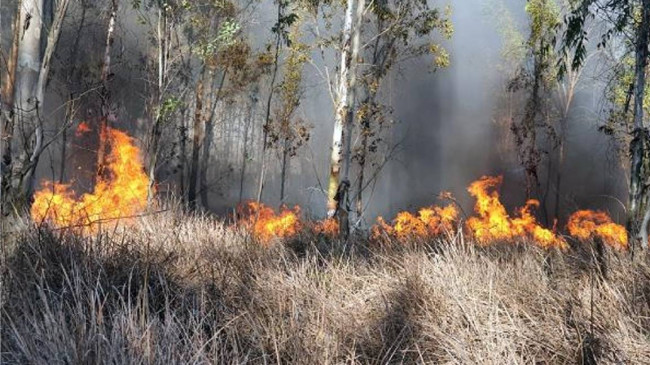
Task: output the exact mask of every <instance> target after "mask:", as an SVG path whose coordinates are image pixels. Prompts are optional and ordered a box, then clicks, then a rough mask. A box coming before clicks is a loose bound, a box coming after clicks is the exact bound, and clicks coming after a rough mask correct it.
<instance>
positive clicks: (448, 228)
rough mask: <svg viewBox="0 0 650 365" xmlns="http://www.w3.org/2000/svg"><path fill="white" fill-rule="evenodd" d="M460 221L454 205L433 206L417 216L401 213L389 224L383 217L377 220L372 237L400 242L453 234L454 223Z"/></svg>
mask: <svg viewBox="0 0 650 365" xmlns="http://www.w3.org/2000/svg"><path fill="white" fill-rule="evenodd" d="M457 219H458V209H457V208H456V207H455V206H453V205H448V206H446V207H442V208H441V207H438V206H431V207H428V208H422V209H420V211H419V212H418V214H417V215H414V214H412V213H410V212H400V213H398V214H397V217H396V218H395V219H394V220H393V224H392V225H391V224H388V223H386V221H384V219H383V218H382V217H379V218H377V224H376V225H375V226H374V227H373V228H372V233H371V236H372V237H373V238H374V239H381V238H382V237H386V236H388V237H392V238H395V239H397V240H398V241H400V242H406V241H408V240H409V239H413V238H417V237H421V238H426V237H433V236H438V235H440V234H442V233H445V232H452V231H453V229H454V223H455V222H456V220H457Z"/></svg>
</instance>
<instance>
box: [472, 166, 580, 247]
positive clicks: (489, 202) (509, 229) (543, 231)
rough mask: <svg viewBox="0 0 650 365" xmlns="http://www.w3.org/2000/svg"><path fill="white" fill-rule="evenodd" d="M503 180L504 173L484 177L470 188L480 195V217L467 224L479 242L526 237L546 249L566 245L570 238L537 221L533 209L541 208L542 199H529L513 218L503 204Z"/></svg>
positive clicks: (485, 242)
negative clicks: (502, 174)
mask: <svg viewBox="0 0 650 365" xmlns="http://www.w3.org/2000/svg"><path fill="white" fill-rule="evenodd" d="M502 181H503V177H502V176H483V177H482V178H480V179H479V180H477V181H474V182H473V183H472V184H470V186H469V188H467V191H469V193H470V195H471V196H473V197H474V198H476V205H475V206H474V211H475V212H476V214H477V215H478V216H476V217H471V218H469V219H468V220H467V224H466V227H467V229H468V230H469V232H470V233H471V234H472V235H473V236H474V238H475V239H476V241H477V242H478V243H479V244H482V245H487V244H490V243H493V242H497V241H512V240H514V239H524V240H531V241H534V242H536V243H537V244H539V245H540V246H542V247H544V248H550V247H559V248H562V249H564V248H566V247H567V244H566V241H565V240H564V239H563V238H562V237H559V236H558V235H556V234H555V233H554V232H553V231H551V230H549V229H547V228H544V227H542V226H540V225H539V224H537V220H536V219H535V216H534V215H533V214H532V213H531V209H532V208H537V207H538V206H539V201H537V200H534V199H531V200H529V201H527V202H526V205H525V206H524V207H522V208H520V209H519V216H518V217H515V218H511V217H510V215H509V214H508V212H507V211H506V208H505V207H504V206H503V204H501V201H500V199H499V198H500V197H499V192H498V191H497V189H498V188H499V186H500V185H501V183H502Z"/></svg>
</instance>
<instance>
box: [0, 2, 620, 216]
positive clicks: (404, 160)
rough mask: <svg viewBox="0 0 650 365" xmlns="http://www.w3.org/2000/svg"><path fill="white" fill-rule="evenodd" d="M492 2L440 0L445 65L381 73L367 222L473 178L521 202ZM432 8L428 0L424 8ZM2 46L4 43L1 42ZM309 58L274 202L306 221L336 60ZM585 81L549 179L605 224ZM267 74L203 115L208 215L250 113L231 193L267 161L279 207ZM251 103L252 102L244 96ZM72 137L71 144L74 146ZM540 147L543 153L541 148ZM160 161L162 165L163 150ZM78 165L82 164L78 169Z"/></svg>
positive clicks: (123, 69) (616, 190)
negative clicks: (298, 126) (295, 130)
mask: <svg viewBox="0 0 650 365" xmlns="http://www.w3.org/2000/svg"><path fill="white" fill-rule="evenodd" d="M496 2H499V0H481V1H466V0H452V1H450V2H449V4H450V5H451V7H452V11H453V12H452V22H453V25H454V29H455V33H454V35H453V37H452V39H451V40H449V41H446V42H444V43H443V44H444V46H445V48H446V49H447V50H448V51H449V53H450V61H451V65H450V67H448V68H446V69H441V70H438V71H436V72H431V68H432V67H431V66H432V62H433V60H432V59H431V58H430V57H423V58H421V59H418V60H413V61H409V62H407V63H405V64H402V65H400V67H399V69H398V70H396V71H395V72H394V73H393V74H392V75H390V80H389V81H388V82H389V86H388V87H389V89H390V91H391V97H390V98H389V99H388V100H385V102H386V103H388V104H389V105H390V106H391V107H392V109H393V110H394V112H393V114H392V118H393V119H394V120H395V125H394V127H393V128H392V130H391V132H390V134H389V135H387V136H386V140H387V143H388V144H390V145H393V146H396V149H395V151H397V153H396V154H394V155H393V156H392V158H391V160H390V161H389V162H388V163H387V164H386V165H385V166H384V168H383V169H382V170H381V172H380V174H379V177H378V180H377V183H376V184H373V185H371V186H370V188H369V190H368V191H367V192H365V193H364V197H365V199H366V201H367V202H368V210H367V213H368V214H367V221H368V222H369V223H371V222H373V221H374V218H375V217H376V216H377V215H383V216H385V217H386V218H389V217H392V216H393V215H394V214H395V213H396V212H397V211H399V210H405V209H413V210H414V209H415V208H418V207H422V206H426V205H430V204H431V203H434V202H435V199H436V195H437V194H438V193H439V192H440V191H450V192H452V193H453V194H454V195H455V196H456V197H457V198H458V199H459V201H460V202H461V203H462V205H463V206H464V207H465V209H466V210H467V209H470V208H471V206H472V200H471V198H470V197H469V195H468V194H467V191H466V187H467V186H468V185H469V183H470V182H471V181H474V180H476V179H478V178H479V177H480V176H482V175H504V186H503V188H502V192H503V194H502V196H503V201H504V203H505V204H506V205H507V207H508V208H509V209H510V208H512V207H514V206H522V205H523V204H524V190H525V189H524V183H523V170H522V168H521V167H520V166H519V165H518V164H517V163H516V158H513V156H512V155H510V156H504V155H503V153H500V152H499V151H501V147H503V146H501V145H500V144H501V143H502V142H503V139H502V138H501V136H503V135H504V133H505V134H507V133H510V132H509V131H507V130H505V131H504V130H503V129H499V128H502V127H499V125H498V124H497V123H496V122H495V115H496V111H497V108H498V106H499V97H500V95H501V93H503V90H504V88H503V85H504V83H505V82H506V81H507V80H506V79H507V77H506V75H504V73H503V69H500V68H499V65H501V64H502V59H501V55H502V47H503V45H504V39H503V36H502V34H501V33H500V32H499V30H498V29H497V26H496V25H495V24H496V23H497V22H496V21H495V19H494V17H495V14H493V13H491V12H490V11H488V10H489V9H490V8H491V7H492V6H494V4H495V3H496ZM500 4H502V5H503V6H504V8H505V9H508V10H509V11H510V14H511V16H512V19H513V20H514V21H515V23H516V25H517V28H518V29H519V30H520V31H521V32H522V34H523V36H524V39H525V37H526V36H527V31H526V16H525V13H524V8H523V3H522V2H521V1H516V0H503V1H502V2H500ZM444 5H445V4H440V3H438V2H431V6H436V7H441V6H444ZM124 6H125V7H126V6H127V5H126V4H125V5H124ZM273 6H274V5H273V2H272V1H271V0H265V1H262V2H261V3H259V4H256V5H255V6H252V7H250V8H248V9H247V12H248V14H251V17H250V18H248V19H247V20H248V22H249V23H248V24H246V27H245V29H244V32H245V33H246V34H247V35H248V36H250V37H251V39H252V40H253V41H252V42H253V48H254V49H256V50H258V51H259V50H263V49H264V48H265V46H266V45H267V44H268V43H269V41H270V40H271V38H270V37H272V33H271V32H270V29H271V28H272V26H273V24H274V22H275V18H274V17H275V12H274V11H272V10H273ZM78 11H79V9H76V10H73V14H74V17H73V19H74V21H73V22H72V23H73V24H70V25H68V26H67V27H66V29H64V35H63V36H62V42H63V43H64V46H63V47H60V48H61V52H63V53H66V52H67V53H66V54H62V55H61V56H60V58H59V59H60V60H64V61H65V60H67V57H68V55H69V54H68V53H69V52H70V48H71V47H70V44H71V43H72V42H73V39H74V38H75V36H76V31H75V29H76V28H75V25H76V23H77V22H78V19H79V13H78ZM120 14H121V16H120V17H119V18H118V22H119V26H118V36H117V41H116V45H115V46H114V50H113V52H114V53H115V56H116V57H115V59H116V60H117V61H116V64H115V67H114V74H115V78H114V79H113V81H112V86H111V87H112V89H113V90H112V95H113V98H114V104H115V106H116V108H117V109H116V110H117V115H118V118H119V119H120V124H118V125H117V127H118V128H121V129H124V130H127V131H129V132H132V133H133V134H136V137H138V138H139V139H140V141H141V142H142V141H143V140H144V135H145V133H146V131H147V129H146V125H147V123H149V122H148V121H147V119H145V117H146V108H147V107H148V106H147V104H146V94H147V90H148V89H147V85H146V82H144V81H143V80H144V79H145V75H146V73H147V72H149V71H150V70H149V69H148V68H150V67H151V65H150V64H149V63H147V62H146V61H142V59H143V58H144V57H145V56H146V55H147V54H148V50H149V48H150V47H151V44H150V42H149V41H148V40H147V37H146V33H145V32H144V31H143V25H142V24H140V23H139V22H138V19H137V17H136V16H134V15H128V14H129V12H128V11H127V10H125V9H121V12H120ZM102 19H103V18H102V16H101V12H93V13H92V14H90V15H89V20H88V26H87V27H86V33H84V37H83V38H82V44H83V46H84V47H87V48H88V49H90V50H92V51H88V52H82V53H81V54H80V55H79V57H82V59H81V61H80V62H79V66H77V67H80V72H82V73H83V75H82V77H81V78H80V79H79V80H77V83H78V85H74V86H70V85H68V86H67V88H66V87H62V89H63V90H64V91H63V92H62V91H61V89H57V90H51V93H52V94H61V93H63V94H65V93H67V92H69V91H70V89H71V88H75V91H76V92H81V91H83V90H86V89H89V88H92V87H93V85H94V84H93V83H92V82H91V81H89V80H92V79H93V77H95V76H96V75H94V74H93V72H92V71H89V70H91V67H96V64H97V62H98V60H100V59H101V52H102V47H103V44H102V29H103V26H102V25H101V24H102ZM6 27H7V21H6V20H5V19H4V18H3V29H4V28H6ZM4 34H6V33H4ZM304 37H305V41H309V40H310V39H313V36H312V35H311V34H310V33H309V32H305V34H304ZM310 37H311V38H310ZM6 43H7V42H6V39H5V42H4V44H6ZM82 49H83V47H82ZM313 55H314V56H315V57H314V64H313V65H312V64H309V65H307V66H306V67H305V76H304V94H303V102H302V104H301V106H300V108H299V110H298V112H297V117H300V118H302V119H304V120H305V121H306V122H307V123H308V124H310V125H311V126H312V130H311V139H310V141H309V143H308V144H307V145H306V146H304V147H302V148H301V149H300V150H299V151H298V156H297V157H295V158H294V159H293V160H292V162H291V167H290V174H289V179H288V181H287V191H288V195H287V197H286V199H285V202H284V203H287V204H290V205H293V204H299V205H301V206H302V207H303V209H302V211H303V212H304V213H306V215H308V216H322V215H323V214H324V213H325V195H324V191H323V189H324V188H326V186H325V184H326V181H327V173H328V166H329V154H330V145H331V136H332V124H333V118H334V115H333V105H332V100H331V98H330V94H329V92H328V91H327V86H326V84H325V82H326V81H325V80H324V79H323V75H322V72H323V71H324V70H325V67H326V66H328V67H329V68H328V71H329V73H330V75H331V76H332V77H335V74H336V65H337V64H338V59H337V58H336V55H335V53H334V52H333V51H331V50H330V51H328V52H326V54H325V60H323V59H321V57H320V53H319V52H318V51H315V52H314V53H313ZM93 65H94V66H93ZM56 67H57V69H58V70H60V71H61V70H62V72H64V71H65V70H66V69H67V68H68V67H70V66H69V65H66V63H65V62H61V63H60V64H58V65H57V66H56ZM586 73H589V72H586ZM55 75H60V74H55ZM585 80H586V81H585V83H584V85H583V86H582V87H581V89H580V90H579V92H578V93H577V95H576V99H575V102H574V106H573V108H572V112H571V113H570V116H569V123H568V126H569V127H568V133H567V140H568V142H567V147H566V162H565V167H564V169H563V174H562V176H563V182H562V185H561V186H562V190H561V191H562V193H561V199H562V209H561V215H566V213H568V212H569V211H572V210H575V208H577V207H580V208H589V209H609V210H611V211H612V212H613V213H614V214H613V217H614V219H617V220H619V221H620V218H621V216H620V214H622V213H623V209H622V208H621V205H620V204H619V203H618V202H617V200H616V199H620V200H624V197H625V178H624V175H623V174H622V172H621V169H620V163H619V162H618V160H617V158H616V157H612V156H614V155H613V153H612V151H611V145H610V142H609V138H608V137H607V136H604V135H603V134H602V133H600V132H598V131H597V128H598V126H599V125H601V124H602V123H603V122H602V119H603V116H602V114H601V111H602V110H603V109H604V108H603V102H602V100H601V99H602V94H603V85H602V82H601V80H598V79H595V78H594V77H593V76H591V75H587V76H585ZM268 81H269V80H268V79H267V78H262V79H261V80H260V82H259V83H258V85H256V87H255V88H256V90H259V94H256V95H252V94H251V93H250V92H249V93H245V95H242V96H240V97H238V98H237V99H235V101H234V103H221V104H220V105H219V107H218V110H217V112H216V113H215V115H216V118H217V121H216V123H215V125H216V126H217V128H218V130H217V131H216V133H215V146H214V149H213V155H212V157H211V164H210V171H211V172H210V176H209V180H210V181H211V182H214V186H213V187H212V188H211V190H210V208H211V209H212V210H213V211H215V212H217V213H226V212H229V211H231V209H232V207H234V206H235V205H236V204H237V203H238V201H239V195H240V189H239V186H240V171H241V167H242V166H241V163H242V159H243V158H242V156H241V153H242V151H243V143H244V138H243V131H242V130H243V125H244V123H245V122H246V120H247V118H250V120H251V128H252V131H251V132H250V135H249V142H248V143H249V153H250V156H249V157H247V168H246V173H245V174H244V179H245V183H244V191H243V197H244V198H248V199H252V198H254V197H255V195H256V194H255V193H256V185H257V175H258V171H259V166H260V161H261V159H262V158H267V159H268V161H269V171H270V174H269V176H268V178H267V181H266V184H265V193H264V201H265V202H267V203H268V204H269V205H271V206H277V205H278V204H279V203H280V201H279V190H280V188H279V186H280V181H279V180H280V176H279V163H280V162H279V158H278V155H279V154H278V152H277V151H276V150H274V149H271V150H270V151H268V152H267V154H266V156H263V155H262V152H261V148H260V144H261V139H262V132H261V128H262V124H263V123H264V108H265V105H264V104H265V100H266V96H267V95H268V90H269V85H268ZM64 83H65V80H64V79H61V78H60V77H58V76H57V78H56V80H55V82H53V84H55V85H57V86H60V85H62V84H64ZM253 99H255V100H256V102H252V101H251V100H253ZM55 100H57V102H48V103H47V104H46V108H47V109H49V110H50V112H52V111H54V110H58V111H59V112H58V114H51V115H56V116H57V118H59V119H60V118H62V116H61V109H60V104H61V103H59V101H60V102H63V100H64V98H61V97H59V99H55ZM55 104H56V105H55ZM89 104H92V103H89ZM79 107H80V109H81V111H82V112H81V114H80V116H79V117H78V119H80V120H81V119H84V117H86V116H87V115H89V114H92V113H91V112H92V111H91V110H90V109H85V108H86V106H85V105H84V104H83V102H81V105H80V106H79ZM190 107H191V106H190ZM189 115H191V114H189ZM515 117H520V116H515ZM80 120H79V121H80ZM188 123H190V121H188ZM50 132H51V134H54V132H55V128H54V127H53V128H50ZM542 141H543V140H542ZM81 142H82V141H76V142H72V144H83V143H81ZM170 143H171V142H170ZM190 146H191V141H190ZM542 147H543V148H542V149H543V150H544V149H545V150H547V152H550V153H552V152H553V151H552V150H551V149H549V148H547V147H545V146H542ZM52 148H55V150H54V151H53V152H52V153H49V156H48V155H46V156H45V159H44V161H42V163H41V165H40V167H39V176H40V177H46V178H51V176H55V175H56V174H55V173H54V172H53V170H54V168H53V167H52V166H58V164H59V160H58V159H59V157H58V156H59V154H58V152H56V150H58V149H59V148H60V146H57V145H56V144H54V145H53V147H52ZM69 153H70V155H71V156H77V155H79V154H83V153H84V152H83V151H80V150H79V149H77V150H72V151H70V152H69ZM546 157H547V156H546V155H544V156H543V159H542V161H543V162H542V165H543V166H541V173H540V188H539V189H538V191H537V194H539V195H540V196H538V197H537V198H540V199H542V198H543V197H544V195H545V192H548V193H547V194H546V195H550V193H553V192H554V191H555V190H554V189H555V188H554V184H550V185H549V187H548V188H547V185H546V180H547V176H549V173H548V169H547V161H548V158H546ZM48 158H49V161H48ZM169 159H171V160H173V159H174V157H173V156H172V157H169ZM72 160H73V161H75V162H77V161H82V162H81V163H74V164H71V166H69V168H70V169H76V168H77V165H79V166H83V165H87V164H86V163H83V161H87V160H92V158H76V157H74V158H72ZM175 166H177V163H176V160H173V161H171V162H169V163H168V166H167V165H166V167H165V168H164V169H161V171H160V176H161V177H164V179H165V182H166V183H167V182H168V183H170V184H174V183H175V181H177V180H178V178H177V175H175V174H178V173H180V172H179V171H177V170H175V169H174V168H175ZM88 171H92V169H90V168H89V169H88ZM77 173H78V171H70V170H69V171H68V173H67V174H66V177H67V178H76V177H77ZM555 176H556V172H555V170H554V167H553V166H551V173H550V178H551V179H550V180H549V181H551V182H554V181H555ZM552 200H553V199H552V198H551V197H550V196H549V197H547V202H548V203H549V204H548V206H547V210H548V211H550V212H552V211H553V209H554V206H553V201H552ZM540 214H541V213H540ZM544 218H546V217H544ZM541 221H542V222H543V221H544V219H542V220H541Z"/></svg>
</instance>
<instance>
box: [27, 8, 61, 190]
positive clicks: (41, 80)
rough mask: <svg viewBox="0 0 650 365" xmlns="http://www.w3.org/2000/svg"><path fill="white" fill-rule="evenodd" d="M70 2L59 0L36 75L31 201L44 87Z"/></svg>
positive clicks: (39, 148) (40, 148)
mask: <svg viewBox="0 0 650 365" xmlns="http://www.w3.org/2000/svg"><path fill="white" fill-rule="evenodd" d="M69 3H70V0H60V1H59V3H58V5H57V8H56V12H55V15H54V22H53V23H52V27H51V29H50V32H49V34H48V37H47V46H46V48H45V54H44V55H43V61H42V63H41V68H40V72H39V75H38V81H37V82H36V91H35V95H34V96H35V99H36V115H34V117H35V119H34V123H35V124H36V125H35V131H34V132H35V133H34V134H35V141H34V149H33V150H32V154H31V156H30V157H29V169H28V170H27V173H26V175H25V183H26V185H27V186H26V196H27V198H28V199H31V195H32V193H33V191H34V185H35V179H34V172H35V171H36V166H37V165H38V160H39V158H40V157H41V153H43V147H44V145H43V120H42V119H41V116H42V115H43V113H42V110H43V101H44V100H45V87H46V86H47V78H48V77H49V74H50V62H51V61H52V55H54V51H55V50H56V46H57V44H58V43H59V36H60V35H61V28H63V19H64V18H65V14H66V12H67V10H68V4H69Z"/></svg>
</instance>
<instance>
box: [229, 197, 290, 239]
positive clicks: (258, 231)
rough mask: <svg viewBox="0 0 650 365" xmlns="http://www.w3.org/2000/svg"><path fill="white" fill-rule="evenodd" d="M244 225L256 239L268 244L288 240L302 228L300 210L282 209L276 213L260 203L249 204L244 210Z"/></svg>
mask: <svg viewBox="0 0 650 365" xmlns="http://www.w3.org/2000/svg"><path fill="white" fill-rule="evenodd" d="M240 211H241V212H242V213H243V215H244V218H243V219H244V225H245V226H247V227H249V228H250V229H251V230H252V232H253V235H254V236H255V238H256V239H258V240H260V241H261V242H263V243H266V244H268V243H270V242H271V241H272V240H273V239H274V238H289V237H293V236H295V235H296V234H298V231H299V230H300V229H301V228H302V223H301V222H300V218H299V216H300V208H299V207H297V206H296V207H294V208H293V209H288V208H284V207H283V208H282V209H281V210H280V213H279V214H278V213H276V212H275V211H274V210H273V209H272V208H269V207H267V206H265V205H264V204H262V203H256V202H249V203H248V204H247V205H246V206H245V207H244V209H240Z"/></svg>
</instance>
